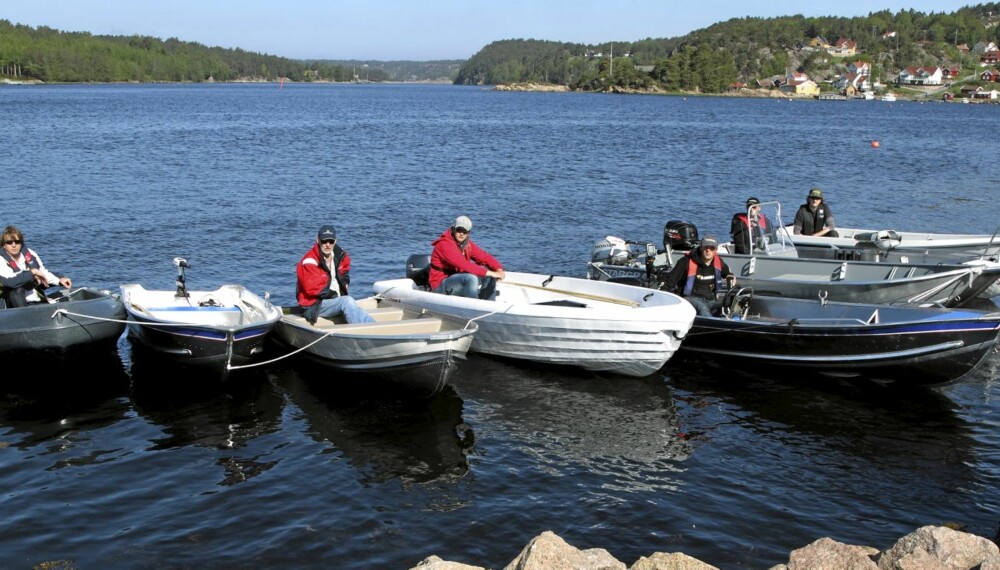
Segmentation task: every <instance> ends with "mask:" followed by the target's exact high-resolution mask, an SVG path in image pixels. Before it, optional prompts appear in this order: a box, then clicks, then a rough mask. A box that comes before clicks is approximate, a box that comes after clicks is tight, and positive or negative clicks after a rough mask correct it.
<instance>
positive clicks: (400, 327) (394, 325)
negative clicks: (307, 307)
mask: <svg viewBox="0 0 1000 570" xmlns="http://www.w3.org/2000/svg"><path fill="white" fill-rule="evenodd" d="M284 318H285V319H286V320H288V321H291V322H294V323H298V324H301V325H305V326H309V323H307V322H306V320H305V319H304V318H302V317H300V316H289V315H286V316H285V317H284ZM441 325H442V323H441V319H438V318H428V317H424V318H420V319H407V320H395V321H382V322H378V321H376V322H374V323H355V324H347V323H339V324H338V323H335V322H333V321H331V320H329V319H323V318H321V319H319V320H318V321H316V324H315V325H313V328H316V329H319V330H321V331H323V332H332V333H341V332H342V333H345V334H378V335H391V334H419V333H432V332H438V331H440V330H441Z"/></svg>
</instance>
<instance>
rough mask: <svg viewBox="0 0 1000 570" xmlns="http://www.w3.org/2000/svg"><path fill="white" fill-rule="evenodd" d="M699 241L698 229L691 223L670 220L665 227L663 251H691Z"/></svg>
mask: <svg viewBox="0 0 1000 570" xmlns="http://www.w3.org/2000/svg"><path fill="white" fill-rule="evenodd" d="M698 241H699V240H698V228H696V227H694V224H692V223H691V222H685V221H683V220H670V221H669V222H667V225H665V226H663V249H673V250H679V251H691V250H692V249H694V248H695V247H697V245H698Z"/></svg>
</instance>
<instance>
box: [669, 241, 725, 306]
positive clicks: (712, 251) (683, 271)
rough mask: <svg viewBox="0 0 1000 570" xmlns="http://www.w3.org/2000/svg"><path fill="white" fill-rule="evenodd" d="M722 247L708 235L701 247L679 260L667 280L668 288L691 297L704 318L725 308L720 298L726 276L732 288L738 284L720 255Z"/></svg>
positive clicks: (690, 300)
mask: <svg viewBox="0 0 1000 570" xmlns="http://www.w3.org/2000/svg"><path fill="white" fill-rule="evenodd" d="M718 249H719V242H718V241H716V239H715V238H714V237H712V236H705V237H704V238H703V239H702V240H701V243H700V244H698V247H697V248H695V249H693V250H691V251H689V252H687V254H685V255H684V257H682V258H680V259H678V260H677V263H676V264H675V265H674V268H673V269H671V270H670V273H669V274H667V279H666V281H664V288H665V290H667V291H674V292H676V293H677V294H678V295H680V296H681V297H684V298H685V299H687V301H688V302H689V303H691V304H692V305H694V308H695V310H696V311H697V312H698V315H699V316H702V317H711V316H715V315H716V314H717V313H718V311H719V309H720V308H721V307H722V304H721V303H720V302H718V301H717V300H716V299H717V295H718V294H719V292H720V290H721V289H722V280H723V279H725V280H727V281H729V287H730V288H732V287H733V286H734V285H735V284H736V276H735V275H733V272H732V270H731V269H729V266H728V265H726V262H725V261H723V260H722V258H721V257H719V255H718V253H717V250H718Z"/></svg>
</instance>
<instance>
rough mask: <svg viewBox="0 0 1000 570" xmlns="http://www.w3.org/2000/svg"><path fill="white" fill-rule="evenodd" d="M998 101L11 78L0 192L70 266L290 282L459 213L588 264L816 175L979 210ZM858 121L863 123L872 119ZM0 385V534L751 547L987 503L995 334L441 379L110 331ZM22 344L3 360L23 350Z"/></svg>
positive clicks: (782, 548) (0, 123) (839, 198)
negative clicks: (956, 353) (813, 358)
mask: <svg viewBox="0 0 1000 570" xmlns="http://www.w3.org/2000/svg"><path fill="white" fill-rule="evenodd" d="M998 127H1000V108H998V107H995V106H982V105H949V104H934V103H928V104H916V103H893V104H887V103H882V102H861V101H856V102H855V101H850V102H818V101H808V102H807V101H795V102H790V101H785V100H744V99H710V98H690V99H686V98H681V97H641V96H633V97H622V96H607V95H595V94H541V93H497V92H491V91H486V90H481V89H477V88H468V87H465V88H461V87H451V86H410V85H315V86H313V85H309V86H306V85H285V86H284V87H282V88H279V86H278V85H212V86H174V85H170V86H145V85H143V86H139V85H135V86H132V85H129V86H31V87H29V86H18V87H3V88H0V140H3V142H4V145H3V152H4V161H3V164H4V169H3V176H2V185H3V189H4V193H5V194H6V196H7V199H6V200H5V201H4V207H3V210H2V212H3V222H4V223H5V224H6V223H12V224H16V225H18V226H19V227H20V228H21V229H22V230H23V231H24V233H25V235H26V240H27V243H28V244H29V245H30V246H31V247H33V248H35V249H36V250H37V251H38V252H39V253H40V254H41V256H42V258H43V260H44V261H45V262H46V264H47V265H48V266H49V267H50V268H52V269H54V270H55V271H57V272H60V273H67V274H69V275H70V276H71V277H73V280H74V282H75V283H76V284H78V285H93V286H99V287H107V288H112V289H113V288H117V287H118V286H119V285H121V284H123V283H133V282H139V283H142V284H144V285H145V286H146V287H147V288H172V287H173V279H174V268H173V266H172V264H171V260H172V259H173V258H174V257H176V256H183V257H185V258H187V259H188V261H189V262H190V264H191V269H190V270H189V271H188V275H187V277H188V283H189V286H190V287H192V288H215V287H216V286H218V285H220V284H222V283H227V282H234V283H241V284H244V285H246V286H248V287H250V288H251V289H253V290H255V291H257V292H264V291H268V292H270V293H271V294H272V298H273V300H275V301H276V302H278V303H281V304H288V303H291V302H292V301H293V297H294V266H295V263H296V262H297V261H298V259H299V257H300V256H301V255H302V253H303V252H304V251H305V250H306V249H307V248H308V247H309V246H310V243H311V241H312V238H313V236H314V235H315V231H316V229H317V228H318V227H319V226H320V225H322V224H326V223H333V224H335V225H336V226H337V228H338V232H339V235H340V241H341V243H342V245H344V246H345V247H346V248H347V249H348V250H349V251H350V252H351V254H352V256H353V258H354V268H353V271H352V275H353V282H354V285H353V288H352V291H353V292H354V293H355V294H356V295H365V294H367V293H368V291H369V290H370V286H371V283H372V282H373V281H375V280H378V279H383V278H390V277H396V276H399V275H401V273H402V271H403V264H404V262H405V259H406V257H407V256H408V255H409V254H410V253H419V252H427V251H428V250H429V248H430V245H429V244H430V241H431V240H432V239H433V238H434V237H435V236H436V235H437V234H438V233H440V231H441V230H442V229H443V228H444V227H446V226H447V225H448V224H449V223H450V221H451V220H452V219H454V217H455V216H456V215H458V214H467V215H469V216H471V217H472V219H473V220H474V222H475V229H474V231H473V239H475V240H476V241H477V242H478V243H479V244H480V245H482V246H484V247H486V248H487V249H488V250H490V251H492V252H494V253H495V254H497V256H498V257H499V258H500V259H501V260H503V261H504V264H505V266H506V267H507V268H509V269H514V270H523V271H535V272H547V273H557V274H571V275H580V276H582V275H583V274H584V265H585V262H586V261H587V259H588V256H589V253H590V245H591V243H592V242H593V241H594V240H595V239H597V238H600V237H603V236H605V235H608V234H611V235H618V236H620V237H625V238H630V239H651V240H653V241H659V240H660V239H661V237H662V229H663V224H664V223H665V222H666V221H667V220H669V219H685V220H688V221H691V222H693V223H695V224H696V225H697V226H698V228H699V230H700V231H701V233H702V234H706V233H715V234H717V235H720V236H723V237H725V234H726V231H727V229H728V220H729V218H730V216H731V215H732V213H733V212H735V211H737V210H738V209H740V208H741V207H742V204H743V202H744V200H745V199H746V198H747V197H748V196H751V195H753V196H757V197H758V198H760V199H762V200H778V201H780V202H782V204H784V205H785V209H786V218H788V217H790V215H789V214H790V213H791V211H792V210H793V209H794V208H795V207H797V205H798V204H799V203H801V202H802V199H803V197H804V195H805V193H806V191H807V190H808V189H809V188H810V187H812V186H820V187H822V188H823V189H824V190H825V191H826V193H827V197H828V201H829V202H830V204H831V206H832V208H833V210H834V213H835V214H836V216H837V219H838V221H839V222H840V223H841V224H842V225H845V226H846V225H850V226H872V227H879V228H885V229H889V228H894V229H919V228H927V229H929V230H935V231H962V232H976V233H987V232H992V231H993V230H994V229H995V228H996V227H997V226H998V225H1000V206H998V203H997V199H996V188H997V186H998V184H1000V166H998V162H997V160H996V157H997V156H998V150H1000V144H998V143H997V140H996V133H997V132H998ZM876 139H877V140H879V141H880V147H879V148H878V149H874V148H872V145H871V144H870V143H871V141H872V140H876ZM29 364H33V365H37V366H35V370H34V371H33V372H31V373H27V374H19V375H14V374H10V373H5V374H4V378H3V380H2V381H0V382H2V383H0V387H2V388H3V389H2V390H0V393H2V394H3V396H4V397H3V398H2V399H0V505H2V510H3V512H4V516H3V517H2V519H3V520H2V521H0V566H3V567H16V568H23V567H29V566H31V565H33V564H38V563H40V562H42V561H46V560H60V559H67V560H73V561H75V562H76V563H77V564H78V565H79V566H80V567H82V568H91V567H102V568H107V567H122V568H130V567H166V566H170V567H188V566H190V567H269V566H276V565H278V564H282V565H292V566H294V567H303V568H304V567H316V568H320V567H324V568H325V567H330V566H334V567H338V568H375V567H377V568H408V567H411V566H413V565H415V564H416V563H417V562H418V561H419V560H421V559H422V558H424V557H426V556H428V555H430V554H437V555H439V556H441V557H443V558H445V559H449V560H456V561H461V562H466V563H471V564H477V565H484V566H488V567H493V568H499V567H502V566H504V565H505V564H507V563H508V562H509V561H510V560H511V559H513V558H514V557H515V556H516V555H517V554H518V552H519V551H520V549H521V548H522V547H523V546H524V545H525V544H526V543H527V542H528V541H529V540H530V539H531V538H532V537H534V536H536V535H538V534H539V533H541V532H543V531H545V530H552V531H554V532H556V533H558V534H559V535H561V536H562V537H563V538H565V539H566V540H567V541H568V542H570V543H571V544H573V545H575V546H578V547H580V548H594V547H601V548H606V549H607V550H609V551H610V552H611V554H613V555H614V556H616V557H617V558H619V559H620V560H622V561H623V562H625V563H626V564H631V563H633V562H634V561H635V560H636V559H638V558H639V557H640V556H643V555H648V554H651V553H653V552H656V551H668V552H670V551H682V552H685V553H687V554H689V555H692V556H695V557H697V558H700V559H702V560H704V561H706V562H709V563H712V564H715V565H717V566H720V567H723V568H766V567H769V566H771V565H773V564H776V563H779V562H783V561H785V560H786V557H787V553H788V551H790V550H792V549H794V548H798V547H801V546H804V545H806V544H808V543H810V542H812V541H813V540H815V539H817V538H820V537H823V536H830V537H832V538H835V539H837V540H841V541H844V542H848V543H859V544H862V543H863V544H870V545H872V546H875V547H878V548H887V547H889V546H890V545H891V544H892V543H893V542H894V541H895V540H896V539H897V538H898V537H900V536H902V535H904V534H906V533H908V532H911V531H912V530H914V529H915V528H917V527H920V526H923V525H926V524H943V523H946V522H956V523H959V524H963V525H965V528H966V530H968V531H970V532H973V533H976V534H980V535H982V536H987V537H993V536H994V534H995V533H996V531H997V525H998V523H1000V503H998V500H997V493H996V491H997V489H998V488H1000V435H998V433H1000V432H998V423H1000V421H998V413H1000V404H998V396H1000V387H998V383H997V377H998V371H997V367H998V365H1000V357H998V356H996V355H994V356H993V357H991V359H990V360H989V361H988V362H986V363H985V365H984V366H983V367H981V368H980V369H979V370H977V371H976V372H975V373H974V374H973V375H972V376H971V377H969V378H967V379H966V380H964V381H963V382H961V383H958V384H955V385H952V386H948V387H945V388H943V389H938V390H922V391H918V392H911V391H898V390H897V391H892V390H885V389H880V388H876V387H871V386H851V385H840V384H834V383H829V382H824V383H819V384H814V383H812V382H810V381H809V379H798V380H795V379H784V378H775V377H773V376H772V375H771V374H770V373H769V371H767V370H722V371H720V370H717V369H714V368H710V367H704V366H702V365H701V363H698V362H691V361H688V360H685V359H683V358H676V359H675V360H672V361H671V362H670V363H668V365H667V366H666V367H665V368H664V369H663V370H662V371H661V374H659V375H656V376H653V377H649V378H643V379H627V378H608V377H601V376H594V375H590V374H585V373H582V372H575V371H572V370H564V369H552V368H539V367H535V366H530V365H524V364H520V363H516V362H509V361H501V360H496V359H489V358H485V357H478V356H472V357H470V359H469V361H468V362H466V363H464V364H463V365H462V366H461V367H460V369H459V371H458V373H457V374H456V376H455V378H454V385H453V387H452V388H450V389H448V390H446V392H445V393H444V394H442V395H440V396H439V397H437V398H435V399H433V400H431V401H419V402H396V401H393V400H391V399H387V398H385V397H384V396H383V397H376V396H373V395H372V394H369V393H365V392H361V391H357V390H354V389H350V390H349V389H347V388H346V386H347V385H351V384H357V383H358V380H357V379H356V378H352V377H347V376H338V375H336V374H331V373H329V372H325V371H322V370H316V369H313V368H309V367H303V366H301V365H298V364H296V363H289V362H288V361H282V362H280V363H278V364H276V365H273V366H271V367H268V368H267V369H255V370H250V371H246V373H245V374H242V375H240V376H238V377H236V378H235V379H234V380H237V379H238V381H234V382H233V383H232V384H230V385H227V386H222V387H220V386H215V385H212V384H210V383H206V382H204V381H199V380H198V379H197V378H194V379H192V378H188V377H185V376H183V375H180V374H177V373H174V372H172V371H170V370H164V369H163V367H162V366H157V365H154V364H151V363H149V362H144V361H143V359H142V358H141V355H136V357H135V358H133V355H132V351H131V347H130V346H129V343H128V341H127V340H125V339H122V340H121V341H120V343H119V350H118V353H117V354H110V355H97V358H96V359H95V361H94V362H88V363H86V369H85V370H84V369H82V368H84V367H83V366H82V365H77V366H76V367H74V368H72V369H53V368H52V366H51V365H50V364H49V363H45V362H39V363H29ZM18 376H19V377H18Z"/></svg>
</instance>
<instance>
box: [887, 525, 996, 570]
mask: <svg viewBox="0 0 1000 570" xmlns="http://www.w3.org/2000/svg"><path fill="white" fill-rule="evenodd" d="M878 567H879V569H880V570H971V569H973V568H976V569H977V570H1000V548H997V545H995V544H993V543H992V542H990V541H989V540H988V539H986V538H983V537H981V536H976V535H974V534H969V533H965V532H959V531H957V530H952V529H950V528H948V527H944V526H925V527H921V528H918V529H917V530H915V531H914V532H911V533H910V534H908V535H906V536H904V537H903V538H901V539H899V540H898V541H896V544H894V545H893V546H892V548H890V549H889V550H886V551H885V553H884V554H883V555H882V557H881V558H880V559H879V561H878Z"/></svg>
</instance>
